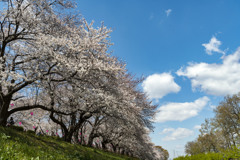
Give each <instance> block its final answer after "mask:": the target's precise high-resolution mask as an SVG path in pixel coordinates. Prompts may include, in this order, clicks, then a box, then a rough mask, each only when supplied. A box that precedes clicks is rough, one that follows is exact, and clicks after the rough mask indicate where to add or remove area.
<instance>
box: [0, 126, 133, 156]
mask: <svg viewBox="0 0 240 160" xmlns="http://www.w3.org/2000/svg"><path fill="white" fill-rule="evenodd" d="M40 159H41V160H65V159H68V160H79V159H80V160H125V159H127V160H137V159H136V158H130V157H127V156H123V155H118V154H114V153H111V152H105V151H102V150H99V149H95V148H91V147H85V146H81V145H74V144H70V143H67V142H64V141H62V140H61V139H59V138H57V137H50V136H37V135H35V134H34V133H31V132H23V131H17V130H16V129H13V128H3V127H0V160H40Z"/></svg>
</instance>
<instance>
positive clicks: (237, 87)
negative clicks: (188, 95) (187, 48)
mask: <svg viewBox="0 0 240 160" xmlns="http://www.w3.org/2000/svg"><path fill="white" fill-rule="evenodd" d="M222 60H223V62H222V63H220V64H216V63H213V64H208V63H192V64H189V66H187V67H185V68H181V69H180V70H178V71H177V75H178V76H185V77H188V78H189V79H190V80H191V84H192V88H193V90H195V89H197V88H199V89H200V90H201V91H203V92H205V93H207V94H210V95H215V96H225V95H232V94H236V93H238V92H239V91H240V69H239V68H240V48H238V49H237V51H236V52H235V53H233V54H230V55H227V56H224V57H223V58H222Z"/></svg>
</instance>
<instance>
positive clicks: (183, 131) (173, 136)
mask: <svg viewBox="0 0 240 160" xmlns="http://www.w3.org/2000/svg"><path fill="white" fill-rule="evenodd" d="M161 134H167V136H165V137H164V138H163V139H162V140H163V141H175V140H180V139H184V138H186V137H190V136H193V135H194V132H193V131H192V130H190V129H187V128H177V129H174V128H165V129H164V130H163V131H162V133H161Z"/></svg>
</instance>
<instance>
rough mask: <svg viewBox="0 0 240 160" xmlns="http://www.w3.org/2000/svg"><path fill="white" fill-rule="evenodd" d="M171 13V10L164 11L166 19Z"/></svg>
mask: <svg viewBox="0 0 240 160" xmlns="http://www.w3.org/2000/svg"><path fill="white" fill-rule="evenodd" d="M171 12H172V10H171V9H167V10H166V11H165V13H166V15H167V17H168V16H169V15H170V13H171Z"/></svg>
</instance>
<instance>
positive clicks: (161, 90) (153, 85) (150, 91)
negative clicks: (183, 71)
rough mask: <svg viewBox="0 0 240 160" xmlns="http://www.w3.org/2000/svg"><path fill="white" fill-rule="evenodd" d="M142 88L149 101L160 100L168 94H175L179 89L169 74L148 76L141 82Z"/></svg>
mask: <svg viewBox="0 0 240 160" xmlns="http://www.w3.org/2000/svg"><path fill="white" fill-rule="evenodd" d="M142 87H143V90H144V92H145V93H147V95H148V96H149V98H151V99H160V98H162V97H163V96H165V95H167V94H169V93H177V92H179V91H180V89H181V87H180V86H179V85H177V84H176V83H175V82H174V77H173V76H172V75H171V74H170V73H162V74H153V75H150V76H148V77H147V78H146V80H145V81H143V83H142Z"/></svg>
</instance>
